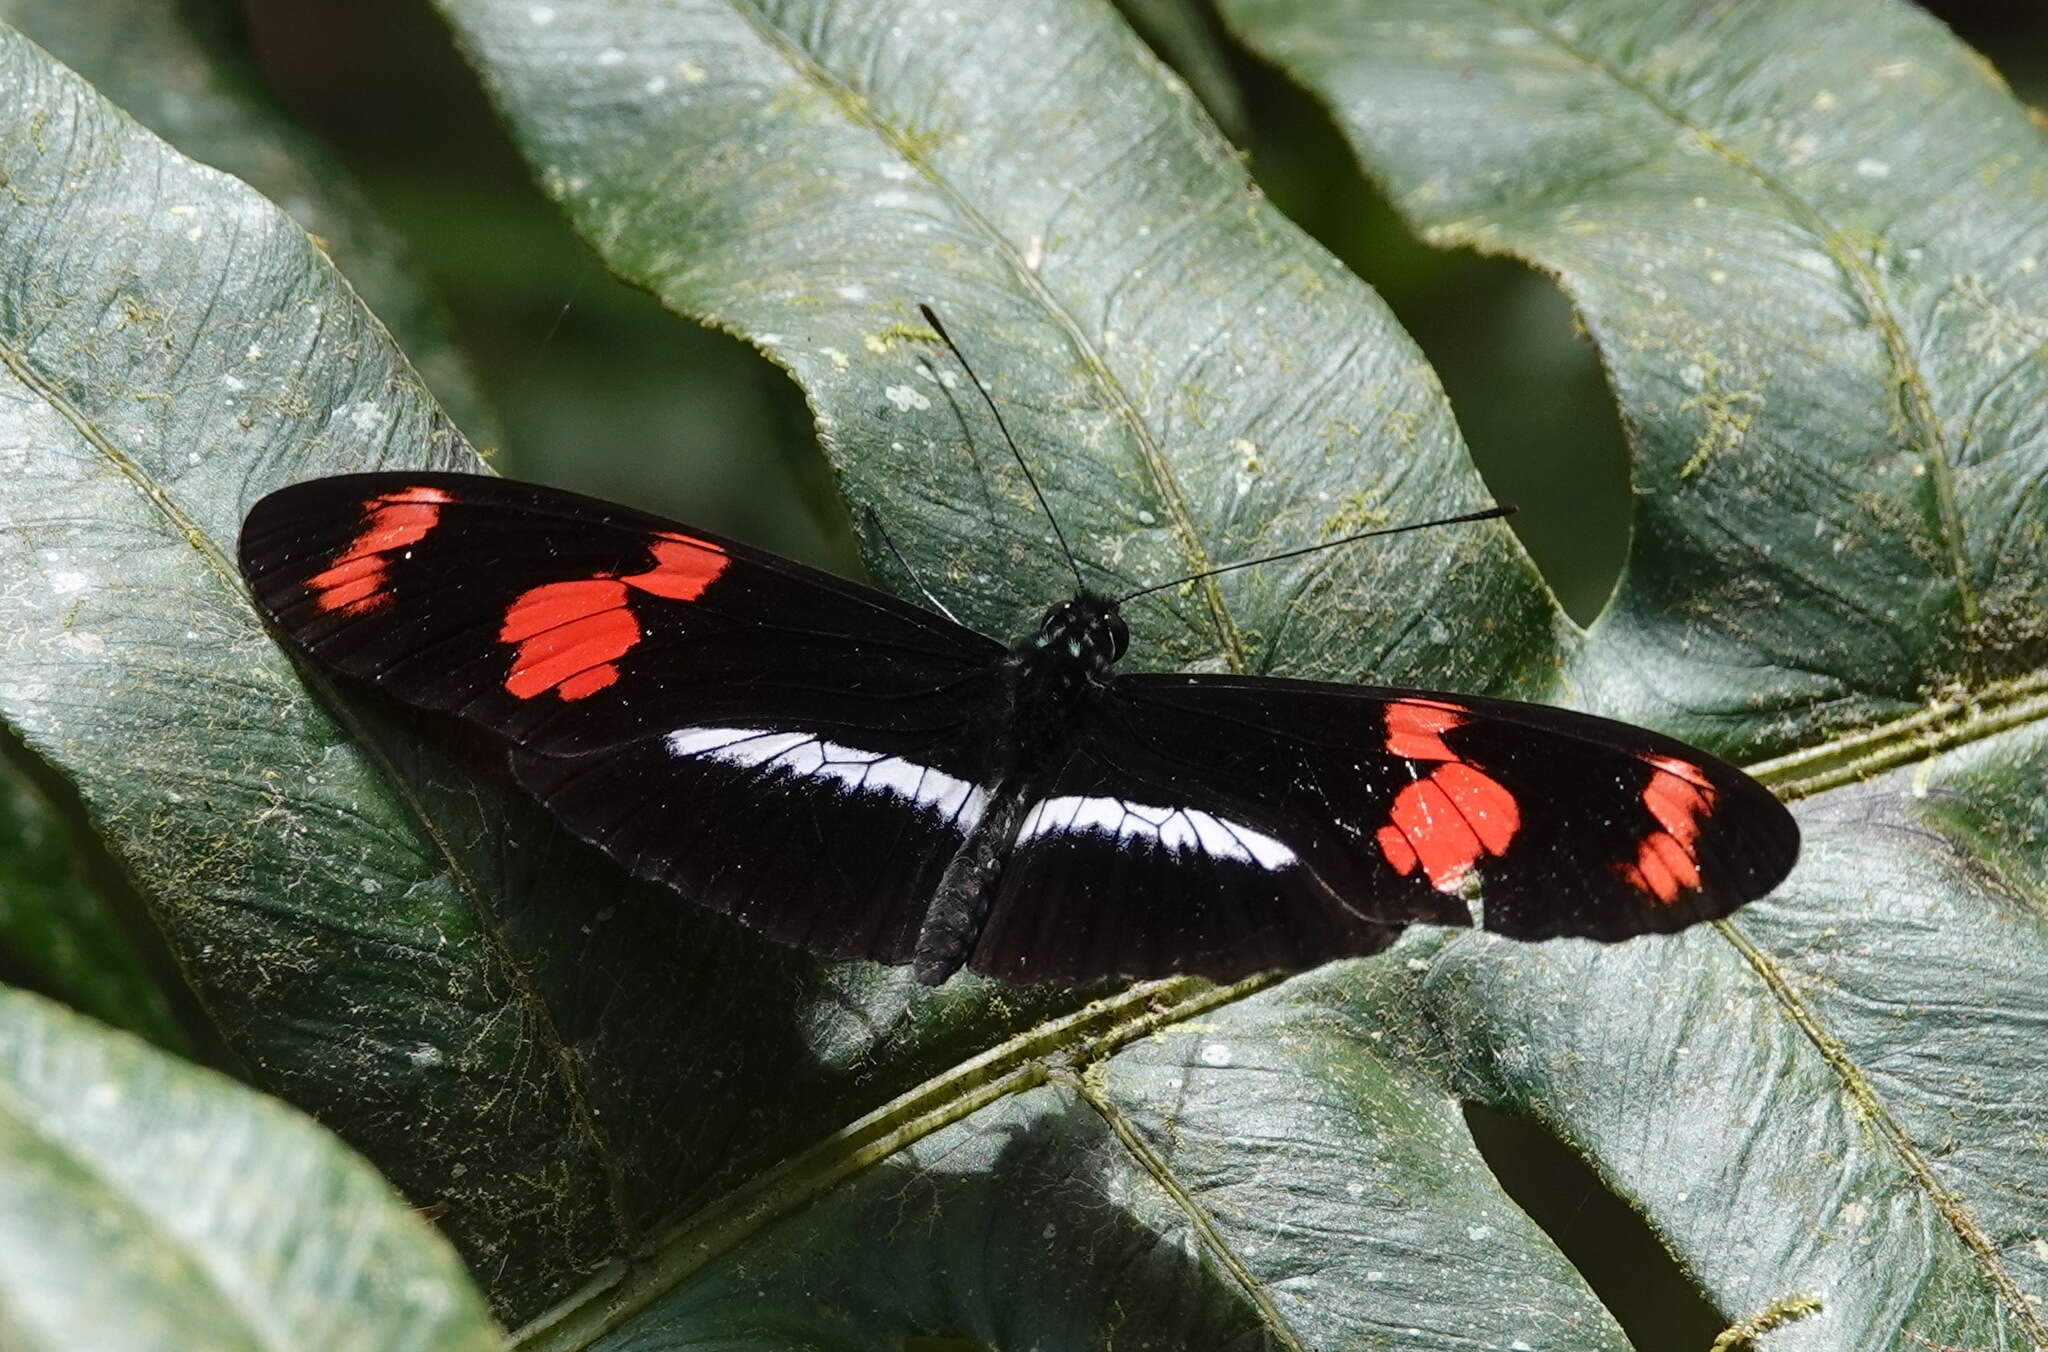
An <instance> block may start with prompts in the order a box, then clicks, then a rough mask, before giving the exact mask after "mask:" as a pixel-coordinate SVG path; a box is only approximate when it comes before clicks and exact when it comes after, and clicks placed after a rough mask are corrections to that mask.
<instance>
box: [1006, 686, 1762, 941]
mask: <svg viewBox="0 0 2048 1352" xmlns="http://www.w3.org/2000/svg"><path fill="white" fill-rule="evenodd" d="M1090 719H1091V723H1092V726H1091V727H1090V728H1089V730H1088V733H1087V735H1086V736H1085V737H1083V738H1081V739H1079V741H1078V743H1077V747H1076V749H1075V750H1074V751H1073V752H1072V753H1071V754H1070V755H1069V756H1068V757H1067V758H1066V759H1065V760H1064V761H1063V762H1062V763H1061V765H1060V766H1059V767H1058V768H1057V770H1056V771H1055V772H1054V773H1053V775H1052V776H1051V777H1050V779H1049V781H1048V782H1047V783H1046V784H1045V786H1044V789H1043V796H1042V798H1041V800H1040V801H1039V802H1038V803H1037V804H1035V805H1034V806H1033V807H1032V809H1031V811H1030V813H1029V814H1028V815H1027V816H1026V817H1025V818H1024V822H1023V825H1022V826H1021V827H1020V828H1019V830H1018V832H1017V837H1016V841H1015V844H1014V847H1013V854H1012V856H1011V859H1010V863H1009V866H1008V868H1007V869H1006V870H1005V872H1004V875H1003V878H1002V881H1001V884H1000V885H999V887H998V890H997V894H996V897H995V900H994V903H993V906H992V908H991V913H990V918H989V923H988V925H987V927H986V929H985V930H984V931H983V933H982V936H981V940H980V942H979V944H978V945H977V947H976V949H975V951H974V953H973V954H972V955H971V957H970V959H969V963H968V965H969V966H970V967H972V968H974V969H976V970H979V971H983V972H988V973H991V974H995V975H1000V976H1006V977H1009V978H1011V979H1042V978H1047V977H1076V976H1083V975H1090V974H1099V973H1102V972H1118V973H1123V974H1126V975H1133V976H1151V975H1163V974H1166V973H1171V972H1197V973H1201V974H1203V975H1207V976H1212V977H1216V978H1218V979H1227V978H1231V977H1235V976H1239V975H1243V974H1245V973H1248V972H1251V971H1256V970H1259V969H1260V968H1263V967H1276V966H1277V967H1287V968H1298V967H1304V966H1310V965H1313V964H1315V963H1317V962H1321V961H1324V960H1326V959H1328V958H1330V957H1335V956H1339V955H1345V954H1361V953H1370V952H1374V951H1377V950H1378V949H1380V948H1383V947H1385V946H1386V945H1387V944H1388V943H1389V942H1391V941H1392V939H1393V937H1394V935H1395V934H1397V933H1398V932H1399V930H1400V928H1401V927H1402V926H1404V925H1407V924H1411V923H1416V922H1426V923H1433V924H1455V925H1464V924H1471V923H1474V919H1475V914H1476V916H1477V917H1478V919H1479V921H1480V923H1483V925H1484V927H1485V928H1487V929H1489V930H1492V931H1494V932H1496V933H1501V934H1506V935H1511V936H1513V937H1516V938H1520V939H1545V938H1552V937H1558V936H1580V937H1585V938H1591V939H1600V940H1617V939H1625V938H1628V937H1630V936H1632V935H1638V934H1647V933H1659V932H1670V931H1675V930H1679V929H1683V928H1684V927H1686V926H1687V925H1691V924H1695V923H1697V922H1699V921H1701V920H1709V919H1715V918H1718V917H1720V916H1724V915H1727V914H1728V913H1729V912H1731V911H1733V910H1734V909H1735V908H1736V907H1737V906H1740V905H1741V904H1742V903H1743V902H1745V901H1749V900H1752V899H1754V898H1756V897H1759V896H1762V895H1763V894H1764V893H1766V892H1768V891H1769V890H1770V889H1771V888H1772V887H1774V886H1776V885H1777V883H1778V882H1779V881H1780V880H1781V879H1782V878H1783V877H1784V876H1785V874H1786V873H1787V872H1788V871H1789V870H1790V869H1791V866H1792V862H1793V860H1794V858H1795V857H1796V855H1797V853H1798V844H1799V833H1798V828H1797V826H1796V825H1795V824H1794V822H1793V821H1792V818H1791V815H1790V814H1789V813H1787V812H1786V811H1785V809H1784V807H1783V806H1782V805H1781V804H1779V803H1778V801H1777V800H1776V799H1775V798H1773V797H1772V796H1771V795H1770V793H1769V792H1768V791H1767V790H1765V789H1764V788H1763V787H1762V786H1761V785H1759V784H1757V783H1756V782H1755V781H1754V780H1752V779H1750V778H1749V777H1748V776H1747V775H1744V774H1743V773H1742V772H1741V771H1739V770H1737V769H1735V768H1734V767H1732V766H1729V765H1727V764H1724V763H1723V762H1721V761H1718V760H1716V759H1714V758H1713V757H1710V756H1707V755H1706V754H1704V753H1703V752H1700V751H1698V750H1696V749H1694V748H1692V747H1689V746H1686V745H1684V744H1683V743H1680V742H1677V741H1674V740H1672V739H1670V738H1667V737H1662V736H1659V735H1657V734H1655V733H1652V732H1648V731H1645V730H1643V729H1640V728H1634V727H1630V726H1627V725H1625V724H1620V723H1613V722H1609V721H1607V720H1605V719H1599V718H1592V717H1589V716H1586V715H1583V714H1574V713H1569V712H1566V711H1564V710H1559V709H1551V708H1546V707H1542V706H1536V705H1526V704H1518V703H1513V702H1510V701H1504V700H1493V699H1483V698H1478V697H1474V696H1468V695H1448V694H1431V693H1425V692H1419V691H1403V690H1389V689H1374V688H1369V687H1361V686H1343V685H1327V684H1321V683H1315V682H1306V681H1287V680H1274V679H1255V678H1238V677H1216V676H1171V675H1137V676H1127V677H1120V678H1118V679H1116V680H1115V681H1114V682H1113V684H1112V691H1111V694H1110V697H1109V698H1108V699H1106V700H1104V701H1102V702H1101V703H1100V704H1099V705H1098V706H1097V707H1096V708H1095V709H1094V710H1093V711H1092V713H1091V715H1090Z"/></svg>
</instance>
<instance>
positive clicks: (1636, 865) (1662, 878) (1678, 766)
mask: <svg viewBox="0 0 2048 1352" xmlns="http://www.w3.org/2000/svg"><path fill="white" fill-rule="evenodd" d="M1643 759H1644V760H1645V761H1647V762H1648V763H1649V765H1650V767H1651V770H1652V772H1653V773H1652V774H1651V775H1650V782H1649V783H1648V784H1647V785H1646V786H1644V788H1643V806H1644V807H1645V808H1647V809H1648V810H1649V813H1650V816H1651V817H1653V818H1654V819H1655V820H1656V822H1657V826H1656V828H1655V829H1653V830H1651V831H1649V832H1648V833H1647V834H1645V835H1644V836H1643V838H1642V839H1641V840H1639V841H1637V842H1636V857H1635V858H1634V859H1633V860H1631V861H1629V862H1626V863H1623V864H1622V865H1621V870H1620V871H1621V876H1622V877H1623V878H1624V879H1626V880H1627V881H1628V882H1629V883H1630V884H1631V885H1633V886H1634V887H1636V888H1637V889H1639V890H1641V891H1644V892H1647V893H1649V894H1650V895H1651V896H1653V897H1655V898H1656V899H1657V900H1658V901H1661V902H1663V903H1664V904H1665V905H1666V906H1670V905H1672V904H1674V903H1676V902H1677V900H1678V899H1679V897H1680V896H1682V895H1683V894H1684V893H1686V892H1689V891H1691V890H1692V889H1694V888H1696V887H1698V886H1699V885H1700V860H1699V853H1698V850H1697V848H1696V846H1697V843H1698V841H1699V838H1700V823H1701V822H1702V821H1704V820H1705V819H1706V818H1707V817H1709V816H1711V815H1712V814H1713V811H1714V799H1715V796H1716V795H1715V792H1714V786H1713V784H1712V782H1711V781H1709V780H1708V779H1707V777H1706V774H1705V773H1704V772H1703V771H1702V770H1701V769H1700V768H1699V767H1698V766H1696V765H1688V764H1687V763H1686V762H1684V761H1682V760H1678V759H1676V758H1674V757H1671V756H1645V757H1644V758H1643Z"/></svg>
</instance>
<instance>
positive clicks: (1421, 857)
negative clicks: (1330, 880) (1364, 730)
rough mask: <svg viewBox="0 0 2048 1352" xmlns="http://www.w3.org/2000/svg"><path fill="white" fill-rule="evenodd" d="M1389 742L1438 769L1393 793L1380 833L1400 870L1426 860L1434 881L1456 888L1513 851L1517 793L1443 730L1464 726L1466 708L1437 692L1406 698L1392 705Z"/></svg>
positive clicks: (1440, 886) (1441, 888)
mask: <svg viewBox="0 0 2048 1352" xmlns="http://www.w3.org/2000/svg"><path fill="white" fill-rule="evenodd" d="M1386 718H1387V741H1386V747H1387V750H1388V751H1389V752H1391V753H1393V754H1394V755H1396V756H1400V757H1402V758H1403V759H1405V760H1411V761H1436V762H1438V764H1437V766H1436V768H1435V769H1433V770H1431V771H1430V772H1429V774H1428V775H1426V776H1424V777H1423V778H1421V779H1417V780H1416V781H1415V782H1414V783H1412V784H1409V785H1408V786H1407V787H1406V788H1404V789H1402V790H1401V792H1400V793H1398V794H1396V795H1395V796H1394V805H1393V808H1392V809H1391V810H1390V811H1389V813H1388V816H1387V825H1385V826H1382V827H1381V828H1380V829H1379V830H1378V832H1376V833H1375V835H1374V837H1373V838H1374V840H1376V841H1377V842H1378V844H1379V847H1380V854H1381V855H1382V856H1383V857H1384V858H1385V859H1386V861H1387V865H1388V867H1390V868H1392V869H1393V870H1394V872H1396V873H1399V874H1401V875H1402V876H1404V877H1405V876H1407V875H1408V874H1410V873H1413V872H1415V870H1416V869H1418V868H1420V869H1421V870H1422V871H1423V873H1424V874H1425V875H1426V876H1427V877H1428V878H1429V882H1430V886H1432V887H1435V888H1436V889H1438V890H1439V891H1444V892H1449V891H1452V890H1455V889H1456V888H1457V886H1458V885H1459V884H1460V883H1461V882H1463V881H1464V878H1465V875H1466V874H1467V873H1470V872H1471V871H1472V866H1473V865H1474V864H1476V863H1478V862H1479V860H1480V859H1481V858H1482V857H1484V856H1486V855H1500V854H1503V853H1505V852H1506V850H1507V848H1508V845H1509V844H1510V843H1511V842H1512V841H1513V840H1514V838H1515V832H1516V831H1517V830H1519V829H1520V827H1521V824H1522V813H1521V809H1520V808H1519V807H1518V806H1517V805H1516V803H1515V796H1514V794H1512V793H1510V792H1508V790H1507V788H1506V787H1505V786H1504V785H1502V784H1501V783H1500V781H1498V780H1496V779H1494V778H1493V777H1492V776H1490V775H1488V774H1487V773H1486V772H1485V771H1483V770H1481V769H1479V768H1478V767H1477V766H1475V765H1473V764H1472V763H1471V762H1469V761H1467V760H1464V759H1463V758H1461V757H1460V756H1459V755H1458V753H1457V752H1455V751H1453V750H1451V748H1450V746H1449V745H1448V744H1447V743H1446V742H1445V741H1444V734H1445V733H1447V732H1450V731H1451V730H1453V729H1454V728H1459V727H1462V726H1464V724H1465V721H1466V714H1465V712H1464V710H1462V709H1459V708H1458V707H1457V706H1455V705H1451V704H1445V703H1442V702H1441V701H1438V700H1425V699H1403V700H1395V701H1394V702H1392V703H1391V704H1389V705H1387V714H1386Z"/></svg>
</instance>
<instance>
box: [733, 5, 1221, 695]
mask: <svg viewBox="0 0 2048 1352" xmlns="http://www.w3.org/2000/svg"><path fill="white" fill-rule="evenodd" d="M726 3H727V4H728V5H730V6H731V8H732V11H733V13H734V14H736V15H737V16H738V17H739V18H740V20H741V21H742V22H744V23H746V24H747V25H748V27H750V28H752V29H753V30H754V32H755V34H756V35H757V36H758V37H759V38H760V39H761V41H762V43H763V44H764V45H765V46H767V47H768V48H770V49H771V50H772V51H774V52H775V53H776V55H778V56H780V57H781V58H782V59H783V60H784V61H785V62H787V63H788V65H789V68H790V69H791V71H793V72H794V73H795V74H796V75H797V76H798V77H799V78H801V79H803V80H806V81H808V82H809V83H810V84H812V85H813V86H814V87H816V88H817V89H818V90H819V92H821V93H823V94H824V95H825V96H826V97H828V98H830V99H831V100H832V102H833V103H834V104H835V105H836V106H837V107H838V108H839V109H840V110H841V111H842V112H844V113H845V114H846V116H847V118H848V120H850V121H852V122H854V123H856V124H857V125H859V126H860V127H861V128H863V129H864V130H866V131H867V132H868V133H869V134H870V135H872V136H874V137H875V139H876V140H878V141H880V142H882V144H884V145H886V146H887V147H888V148H889V149H890V150H891V151H892V152H893V153H894V154H896V155H897V156H898V157H900V158H901V159H902V161H903V162H904V163H905V164H906V165H908V166H909V167H910V168H911V169H913V170H915V171H916V172H917V173H918V174H919V175H920V176H922V177H923V178H924V180H925V181H926V182H928V183H930V184H931V185H932V187H933V188H935V189H937V190H938V192H939V193H940V194H941V195H942V196H944V197H945V199H946V201H947V203H948V204H950V205H951V206H952V208H953V209H954V210H955V211H957V212H958V213H959V214H960V217H961V219H962V220H964V221H966V222H967V223H968V224H969V225H971V226H972V227H973V228H974V229H975V230H976V231H978V232H979V233H980V234H981V235H982V236H983V237H984V238H985V239H987V240H988V242H989V245H990V247H992V248H993V249H994V250H995V251H996V253H997V256H999V257H1000V258H1001V259H1002V260H1003V263H1004V265H1005V266H1006V267H1008V268H1009V270H1010V272H1011V274H1012V275H1013V277H1014V278H1015V279H1016V281H1017V282H1018V284H1019V285H1020V286H1021V287H1022V288H1023V289H1024V291H1025V293H1026V294H1028V295H1029V296H1030V297H1031V299H1032V300H1034V301H1036V302H1037V303H1038V305H1039V307H1040V308H1041V309H1042V310H1044V311H1045V313H1046V315H1047V317H1048V318H1050V319H1051V320H1052V321H1053V323H1054V324H1056V325H1057V326H1058V327H1059V329H1060V331H1061V332H1062V333H1063V334H1064V335H1065V336H1066V339H1067V343H1068V345H1069V346H1070V347H1071V348H1072V349H1073V352H1074V354H1075V356H1076V357H1077V358H1078V359H1079V360H1080V362H1081V364H1082V366H1084V367H1085V368H1086V369H1087V371H1088V374H1089V376H1090V377H1091V378H1092V379H1093V380H1094V382H1095V384H1096V386H1097V388H1099V389H1100V390H1101V391H1102V393H1103V395H1104V397H1105V398H1106V399H1107V400H1108V401H1109V405H1110V408H1111V410H1112V411H1113V412H1114V413H1115V414H1116V416H1117V419H1118V421H1120V422H1121V423H1122V424H1123V425H1124V427H1125V428H1126V429H1127V430H1128V431H1129V432H1130V434H1131V437H1132V440H1133V441H1134V442H1135V443H1136V445H1137V447H1138V453H1139V456H1140V458H1141V459H1142V460H1143V462H1144V465H1145V472H1146V473H1147V474H1148V475H1149V476H1150V477H1151V479H1152V482H1153V485H1154V487H1155V488H1156V489H1157V490H1158V494H1159V501H1160V503H1161V505H1163V506H1164V507H1165V508H1166V514H1167V519H1168V520H1169V521H1170V522H1171V523H1172V525H1173V533H1174V538H1175V540H1176V541H1177V542H1178V543H1179V545H1180V549H1181V554H1182V556H1183V557H1184V558H1185V560H1186V562H1187V569H1186V571H1187V572H1189V573H1199V572H1202V571H1204V570H1206V569H1208V568H1209V567H1210V566H1211V564H1212V560H1211V558H1210V555H1209V551H1208V549H1207V548H1206V547H1205V546H1204V545H1203V544H1202V538H1201V534H1200V532H1199V531H1198V530H1197V529H1196V526H1195V519H1194V512H1193V509H1192V508H1191V507H1190V506H1189V505H1188V499H1187V494H1186V493H1185V492H1184V491H1183V490H1182V488H1181V483H1180V476H1179V475H1178V474H1177V473H1176V472H1175V471H1174V467H1173V462H1172V460H1171V459H1170V458H1169V457H1168V456H1167V454H1166V450H1165V448H1164V447H1163V446H1161V445H1160V444H1159V439H1158V438H1157V437H1155V436H1154V435H1153V434H1152V429H1151V427H1150V426H1149V425H1148V424H1147V423H1146V422H1145V419H1144V418H1143V416H1141V415H1140V414H1139V412H1138V407H1137V404H1136V403H1135V402H1134V401H1133V400H1132V398H1131V395H1130V392H1129V391H1128V390H1126V389H1125V388H1124V384H1123V381H1122V380H1121V379H1119V378H1118V377H1117V375H1116V373H1115V372H1114V371H1112V370H1111V369H1110V366H1109V363H1108V361H1107V359H1106V358H1105V357H1104V356H1103V355H1102V352H1101V351H1100V349H1099V348H1098V347H1097V345H1096V344H1095V343H1094V342H1093V341H1091V340H1090V339H1089V337H1088V335H1087V333H1086V332H1085V331H1084V330H1083V329H1082V327H1081V323H1080V321H1079V320H1078V319H1076V318H1075V317H1074V314H1073V312H1072V311H1071V310H1069V309H1068V308H1067V307H1066V305H1065V304H1063V303H1062V302H1061V301H1060V299H1059V298H1058V297H1057V296H1055V295H1054V294H1053V293H1052V289H1051V288H1050V287H1048V286H1047V285H1046V284H1045V279H1044V278H1043V277H1041V276H1039V275H1038V273H1037V272H1036V271H1035V270H1034V269H1032V268H1031V267H1029V266H1028V265H1027V264H1026V263H1025V261H1024V256H1023V254H1021V253H1019V252H1018V250H1017V247H1016V245H1015V244H1014V243H1012V242H1011V240H1010V238H1009V237H1008V236H1007V235H1005V234H1004V233H1003V232H1002V231H1001V230H999V229H997V227H996V224H995V222H994V221H992V220H990V219H989V218H988V217H987V216H986V215H984V214H983V213H982V211H981V210H980V209H979V208H977V207H976V206H975V205H974V204H973V203H972V202H970V201H969V200H968V199H967V196H966V194H965V193H963V192H961V191H960V189H959V188H957V187H956V186H954V184H953V182H952V180H951V179H949V178H947V177H946V176H945V175H943V174H941V173H940V172H939V170H938V168H937V166H935V165H934V164H933V163H932V162H931V160H930V157H929V156H927V155H925V154H923V153H922V152H921V151H920V150H919V149H918V147H917V146H916V145H915V144H913V143H912V142H911V141H910V140H909V139H908V138H907V137H905V136H904V135H903V134H902V133H901V132H899V131H897V130H896V129H895V128H894V127H891V126H890V125H889V124H888V123H886V122H884V121H882V120H881V119H880V118H878V117H876V116H875V115H874V114H873V113H872V112H871V111H870V109H869V102H868V100H867V98H866V97H865V96H864V95H862V94H861V92H860V91H859V90H857V89H855V88H853V87H852V86H850V85H848V84H847V83H846V82H845V81H843V80H841V79H839V78H838V77H837V76H836V75H834V74H833V73H832V72H831V71H829V70H827V69H826V68H825V67H824V66H823V65H821V64H820V63H819V62H818V61H816V60H815V59H814V58H813V57H812V56H811V55H810V54H809V53H808V52H806V51H805V50H804V49H803V48H801V47H800V46H798V45H797V44H796V42H795V41H794V40H793V39H791V38H790V37H789V36H788V35H787V34H785V33H784V32H783V31H782V30H781V29H779V28H777V27H776V26H775V25H774V24H773V23H771V22H770V21H769V19H768V18H767V16H766V15H764V14H762V13H761V11H760V9H759V8H758V7H757V6H756V5H754V4H753V3H752V0H726ZM991 397H993V393H992V392H991ZM1193 585H1194V586H1195V587H1197V588H1198V589H1199V590H1200V592H1201V595H1202V599H1203V603H1204V604H1205V606H1206V607H1207V608H1208V611H1209V615H1210V618H1211V619H1212V620H1213V621H1214V622H1215V625H1216V634H1217V641H1218V644H1219V646H1220V647H1221V649H1222V655H1223V658H1224V661H1225V662H1226V663H1227V664H1228V665H1229V667H1230V669H1231V670H1232V671H1233V672H1236V673H1237V674H1239V675H1247V674H1249V673H1250V672H1251V670H1252V662H1251V654H1250V649H1249V648H1248V647H1247V646H1246V643H1245V640H1244V634H1243V631H1242V630H1241V629H1239V627H1238V624H1237V620H1236V617H1235V616H1234V615H1232V614H1231V612H1230V608H1229V606H1228V605H1227V604H1226V603H1225V601H1224V597H1223V590H1222V587H1221V586H1220V585H1219V583H1218V582H1217V580H1216V579H1215V578H1213V577H1207V578H1202V579H1200V580H1199V581H1197V582H1195V583H1194V584H1193Z"/></svg>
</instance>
